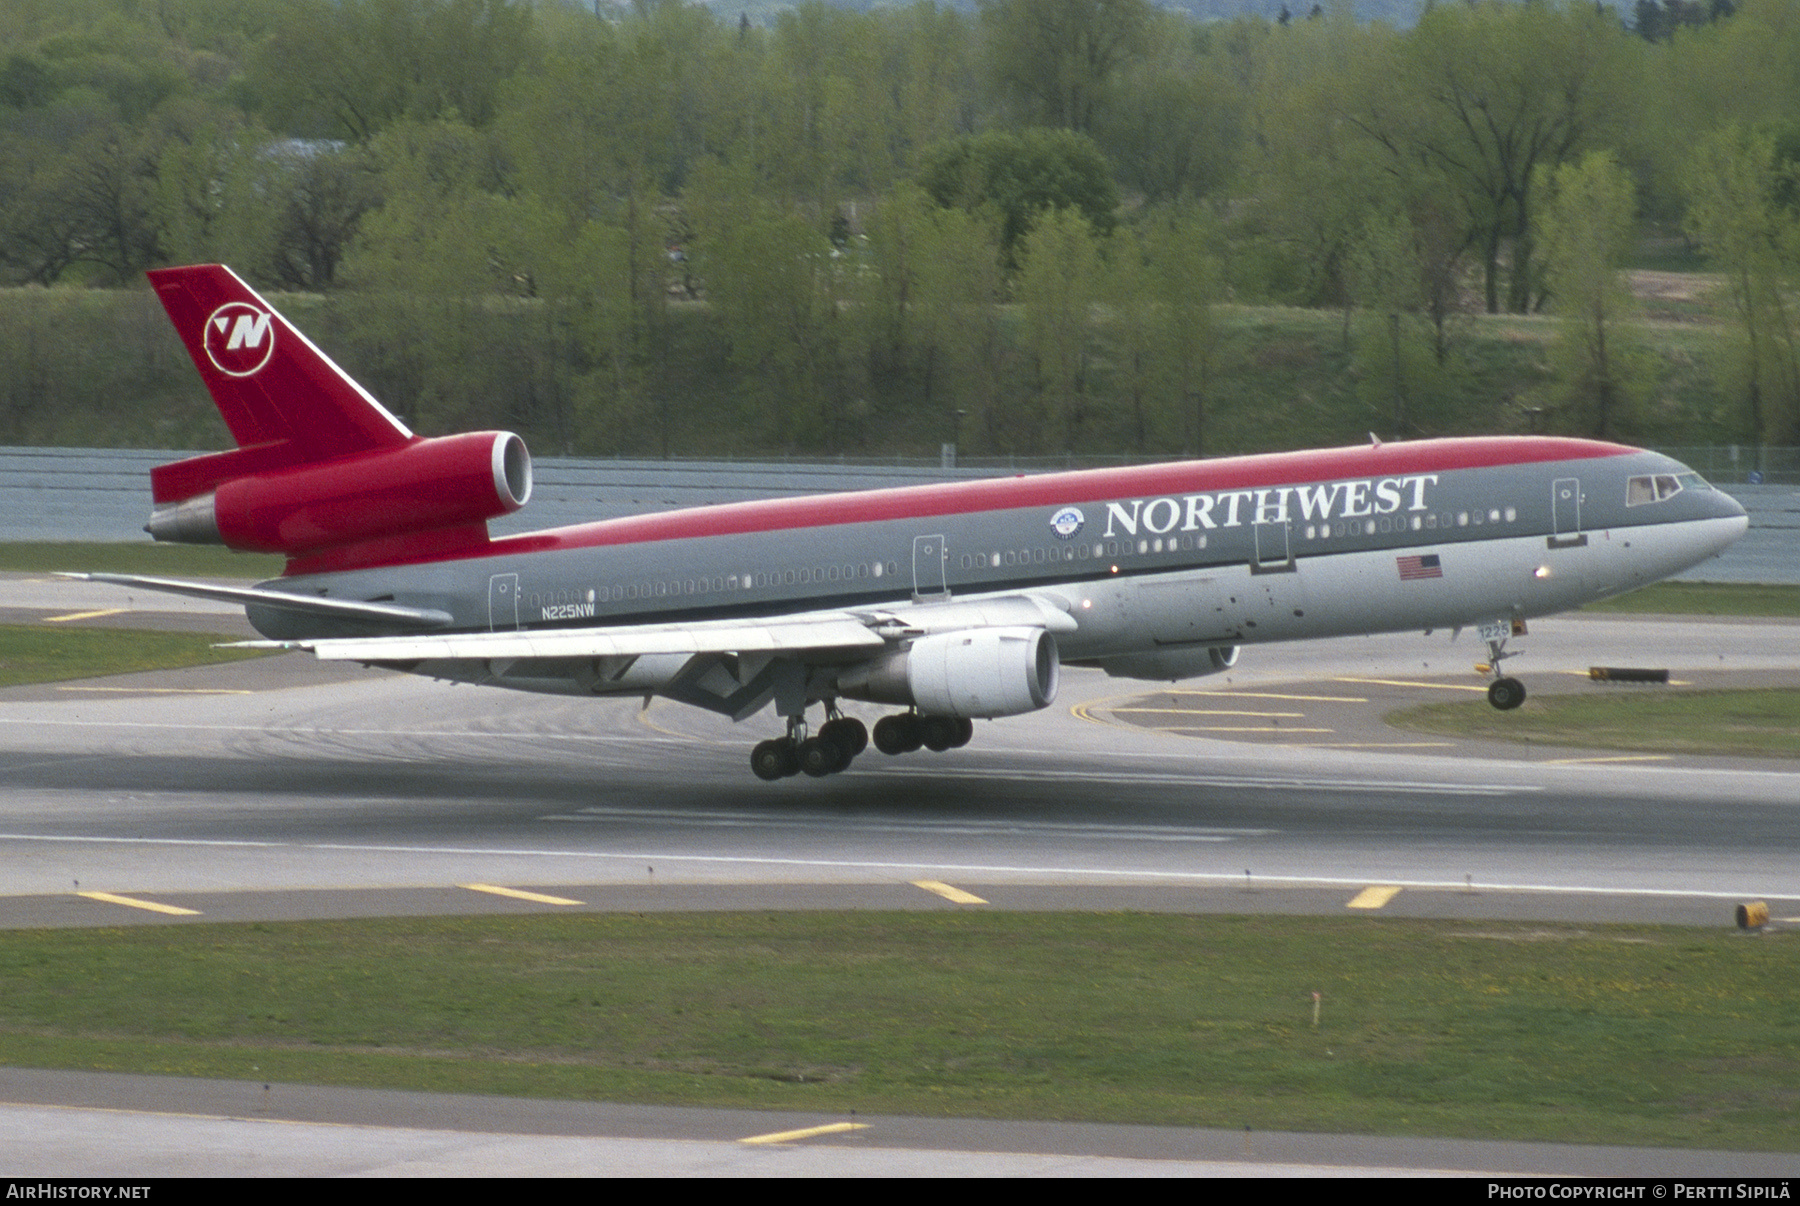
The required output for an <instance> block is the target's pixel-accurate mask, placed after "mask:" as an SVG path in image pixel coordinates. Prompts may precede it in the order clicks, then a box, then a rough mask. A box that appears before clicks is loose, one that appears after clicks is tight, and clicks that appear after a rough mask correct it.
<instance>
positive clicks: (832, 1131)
mask: <svg viewBox="0 0 1800 1206" xmlns="http://www.w3.org/2000/svg"><path fill="white" fill-rule="evenodd" d="M868 1129H869V1124H868V1123H866V1122H830V1123H827V1124H825V1125H824V1126H808V1127H802V1128H801V1129H799V1130H797V1131H776V1132H774V1133H773V1134H769V1135H751V1136H749V1137H748V1138H746V1139H739V1140H738V1142H739V1143H792V1142H793V1141H794V1140H796V1139H813V1138H816V1137H817V1136H819V1135H841V1134H843V1133H844V1132H845V1131H866V1130H868Z"/></svg>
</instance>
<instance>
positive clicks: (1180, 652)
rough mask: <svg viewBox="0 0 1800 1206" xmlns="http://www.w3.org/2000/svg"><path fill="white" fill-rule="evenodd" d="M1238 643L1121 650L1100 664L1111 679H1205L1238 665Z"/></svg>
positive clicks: (1102, 659)
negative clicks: (1151, 650)
mask: <svg viewBox="0 0 1800 1206" xmlns="http://www.w3.org/2000/svg"><path fill="white" fill-rule="evenodd" d="M1237 659H1238V650H1237V646H1236V645H1226V646H1224V647H1219V646H1213V647H1211V648H1198V649H1196V648H1192V647H1189V648H1185V649H1158V650H1156V651H1155V652H1154V653H1122V654H1119V655H1118V656H1117V657H1103V658H1101V659H1099V661H1098V663H1097V664H1098V665H1099V667H1100V668H1101V669H1102V670H1104V671H1106V673H1107V675H1108V676H1109V677H1112V678H1142V679H1148V680H1150V681H1152V682H1162V683H1172V682H1179V681H1180V680H1182V679H1184V678H1204V677H1205V676H1207V675H1208V674H1218V673H1219V672H1220V671H1222V670H1229V669H1231V668H1232V667H1233V666H1235V665H1237Z"/></svg>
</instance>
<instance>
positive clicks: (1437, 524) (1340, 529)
mask: <svg viewBox="0 0 1800 1206" xmlns="http://www.w3.org/2000/svg"><path fill="white" fill-rule="evenodd" d="M1518 519H1519V509H1518V508H1517V507H1506V508H1504V509H1502V508H1500V507H1490V508H1488V510H1487V511H1485V512H1483V511H1457V512H1454V513H1452V512H1450V511H1432V512H1430V513H1428V514H1425V515H1410V516H1409V515H1389V516H1383V517H1382V518H1381V519H1378V520H1377V519H1352V520H1348V521H1345V520H1341V519H1340V520H1338V521H1337V522H1335V523H1319V524H1312V523H1309V524H1307V525H1306V538H1307V539H1308V540H1330V539H1333V538H1337V537H1343V536H1374V535H1376V534H1377V533H1391V532H1406V531H1413V532H1431V531H1445V530H1449V529H1452V528H1467V527H1477V528H1479V527H1482V526H1484V525H1486V524H1490V523H1517V522H1518Z"/></svg>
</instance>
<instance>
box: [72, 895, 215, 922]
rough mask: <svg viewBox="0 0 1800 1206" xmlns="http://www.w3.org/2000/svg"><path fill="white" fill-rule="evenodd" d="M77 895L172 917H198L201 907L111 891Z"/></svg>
mask: <svg viewBox="0 0 1800 1206" xmlns="http://www.w3.org/2000/svg"><path fill="white" fill-rule="evenodd" d="M75 895H77V896H85V897H86V898H87V899H89V900H98V901H102V902H104V903H106V904H116V905H124V906H125V907H126V908H128V909H147V910H148V911H150V912H152V913H167V914H169V915H170V916H171V917H198V916H200V910H199V909H184V908H181V907H180V906H178V905H166V904H157V903H156V902H155V901H154V900H138V899H137V898H135V897H132V896H115V895H113V894H112V893H111V892H77V893H75Z"/></svg>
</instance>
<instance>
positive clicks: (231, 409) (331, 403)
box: [149, 264, 415, 503]
mask: <svg viewBox="0 0 1800 1206" xmlns="http://www.w3.org/2000/svg"><path fill="white" fill-rule="evenodd" d="M149 276H150V284H151V286H152V287H153V288H155V290H156V295H157V297H158V298H159V299H160V300H161V301H162V304H163V308H164V309H165V310H167V311H168V312H169V318H170V319H171V320H173V321H174V323H175V329H176V331H177V332H179V333H180V335H181V341H182V342H183V343H185V344H186V345H187V350H188V355H189V356H192V357H193V358H194V366H195V367H196V368H198V369H199V370H200V379H201V380H202V381H204V382H206V388H207V389H208V390H209V391H210V392H211V393H212V396H213V402H214V403H215V404H217V406H218V408H219V413H220V414H221V415H223V416H224V418H225V424H226V426H228V427H230V428H231V434H232V436H233V438H235V439H236V440H237V444H238V447H237V450H236V451H234V452H224V453H217V454H214V455H212V456H205V457H195V458H193V459H191V460H186V461H178V462H176V463H175V464H173V465H163V466H159V467H158V468H157V469H155V470H153V471H152V473H151V475H150V481H151V488H152V491H153V494H154V497H155V499H156V501H157V502H158V503H171V502H180V501H181V500H182V499H186V498H191V497H193V496H194V495H196V494H200V493H202V492H204V491H206V490H210V489H212V488H213V487H214V486H216V485H218V484H219V483H220V482H223V481H228V480H230V479H231V478H234V477H240V476H242V475H244V474H247V473H261V472H267V471H269V470H272V469H282V468H289V467H292V466H295V465H305V464H311V463H314V462H317V461H327V460H334V459H336V458H338V457H342V456H352V455H355V454H356V453H360V452H373V451H376V450H378V449H383V448H395V447H399V446H400V445H402V444H405V443H408V442H409V441H411V440H413V439H414V438H415V437H414V436H413V433H412V432H410V431H408V430H407V429H406V425H405V424H404V423H402V422H401V421H400V420H399V419H396V418H395V417H394V416H393V415H392V414H390V413H389V412H388V410H387V408H386V407H384V406H382V404H381V403H379V402H377V401H376V400H375V399H374V398H372V397H371V396H370V395H369V392H368V391H367V390H365V389H363V387H362V386H360V385H358V384H357V383H356V382H355V381H354V380H353V379H352V378H351V377H350V375H349V374H348V373H346V372H344V370H343V369H341V368H339V367H338V366H337V365H336V364H334V363H332V360H331V357H329V356H327V355H326V354H325V353H324V352H321V351H320V350H319V349H318V348H316V347H314V346H313V343H312V341H311V340H310V339H308V338H307V337H306V336H304V335H302V334H301V333H300V332H299V331H297V330H295V329H294V328H293V327H292V326H291V325H289V323H288V321H287V320H286V319H285V318H283V317H282V316H281V315H280V314H278V313H276V311H275V308H274V307H273V306H271V305H269V303H268V302H266V301H264V300H263V299H262V298H261V297H259V296H257V293H256V291H255V290H254V289H252V288H251V287H250V286H249V285H246V284H245V283H244V282H243V281H242V280H240V279H238V276H237V274H236V273H235V272H233V271H232V270H231V269H229V268H227V267H225V266H224V265H223V264H200V265H195V266H193V267H190V268H160V269H157V270H156V271H153V272H151V273H150V274H149Z"/></svg>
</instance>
